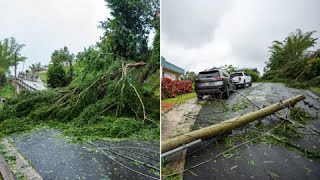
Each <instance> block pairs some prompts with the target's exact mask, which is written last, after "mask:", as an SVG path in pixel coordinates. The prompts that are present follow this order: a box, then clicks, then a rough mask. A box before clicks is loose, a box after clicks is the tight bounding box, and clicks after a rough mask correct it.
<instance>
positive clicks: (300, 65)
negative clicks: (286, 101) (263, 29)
mask: <svg viewBox="0 0 320 180" xmlns="http://www.w3.org/2000/svg"><path fill="white" fill-rule="evenodd" d="M314 33H315V31H311V32H306V33H303V32H302V31H301V30H299V29H298V30H296V31H295V32H293V33H291V34H290V35H289V36H288V37H286V38H285V39H284V40H283V41H274V42H273V43H272V46H271V47H270V58H269V60H268V61H267V62H266V67H265V69H264V71H265V73H264V76H263V79H264V80H271V81H280V82H286V83H288V84H289V85H291V86H294V87H298V88H307V87H309V86H319V85H320V53H319V52H320V50H316V51H310V48H311V47H313V46H315V45H316V40H317V38H314V37H313V35H314Z"/></svg>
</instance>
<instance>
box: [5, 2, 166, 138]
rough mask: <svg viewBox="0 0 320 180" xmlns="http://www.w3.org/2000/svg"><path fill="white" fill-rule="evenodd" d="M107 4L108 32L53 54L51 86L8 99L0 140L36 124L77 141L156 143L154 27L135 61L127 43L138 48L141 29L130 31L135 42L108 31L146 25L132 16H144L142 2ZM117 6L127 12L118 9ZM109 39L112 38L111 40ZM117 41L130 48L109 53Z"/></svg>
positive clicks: (156, 102) (155, 54)
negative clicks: (86, 44)
mask: <svg viewBox="0 0 320 180" xmlns="http://www.w3.org/2000/svg"><path fill="white" fill-rule="evenodd" d="M107 3H108V6H109V7H110V8H111V10H112V13H111V14H112V15H113V19H112V20H111V19H109V20H107V21H106V22H104V23H103V27H104V28H109V29H106V33H105V34H106V35H105V37H104V38H103V40H102V41H101V42H99V43H97V44H96V45H93V46H91V47H89V48H85V49H84V51H83V52H80V53H79V54H77V56H76V57H74V56H73V55H72V54H70V53H69V51H68V49H67V48H63V49H60V50H57V51H55V52H54V53H53V54H52V57H51V61H52V65H50V66H49V70H48V74H47V77H48V84H49V85H50V86H51V87H56V88H54V89H49V90H46V91H38V92H22V93H20V94H19V95H18V96H16V97H14V98H12V99H11V100H9V101H8V102H7V103H6V104H5V106H4V107H3V109H2V110H1V112H0V136H6V135H10V134H12V133H17V132H23V131H28V130H32V129H34V127H36V126H49V127H54V128H59V129H61V130H62V131H63V132H64V133H65V134H66V135H69V136H71V137H74V139H75V140H77V141H82V140H87V139H94V140H96V139H104V138H139V139H146V140H156V141H158V140H159V132H160V129H159V117H160V110H159V103H160V102H159V98H160V97H159V84H160V82H159V81H160V80H159V63H155V62H156V61H157V62H159V60H160V59H158V60H156V58H157V57H159V56H160V55H159V52H157V51H158V50H159V49H160V47H159V45H160V44H159V41H160V36H159V28H158V29H156V36H155V39H154V43H153V48H152V49H147V51H146V53H145V54H143V61H144V62H138V63H136V60H140V59H141V55H142V54H141V53H137V52H136V50H137V49H134V48H132V47H131V44H130V43H133V44H134V47H136V46H137V45H139V43H140V42H141V41H142V40H141V39H140V40H138V39H139V38H142V37H145V36H146V30H144V31H143V33H144V34H143V35H141V37H140V35H139V33H141V32H139V33H137V32H136V33H137V34H138V35H137V36H139V38H138V37H137V38H138V39H136V38H133V39H130V38H132V37H131V35H130V34H126V33H125V34H121V36H120V35H117V33H118V29H115V30H113V29H112V28H114V26H115V27H117V28H120V27H122V26H124V28H125V29H124V32H127V31H128V32H135V31H136V30H139V29H136V26H138V25H139V24H140V23H142V24H144V23H146V22H145V19H143V18H138V19H137V18H136V17H135V18H133V17H132V16H140V15H141V14H140V13H145V12H142V11H140V10H139V9H140V5H141V3H142V1H123V2H121V3H120V2H119V3H118V2H116V1H112V0H108V1H107ZM122 3H123V4H122ZM143 3H145V1H143ZM149 3H151V2H148V4H147V5H148V6H145V7H144V8H156V7H158V5H157V6H155V7H154V6H153V3H154V1H152V3H151V4H149ZM123 5H124V6H125V7H127V8H120V9H118V8H119V7H122V6H123ZM136 10H139V11H138V12H136ZM144 10H145V11H151V10H150V9H144ZM152 11H153V9H152ZM135 13H138V14H135ZM153 19H154V22H153V24H157V23H159V18H156V17H153ZM120 20H121V21H120ZM134 21H139V22H134ZM129 22H131V23H132V24H130V26H129V25H127V24H126V23H129ZM150 22H151V21H150ZM118 23H120V24H118ZM148 23H149V20H148ZM115 24H117V25H115ZM133 25H134V26H133ZM118 26H119V27H118ZM155 27H159V24H157V26H155ZM130 28H133V29H130ZM150 28H151V26H150ZM115 35H116V36H115ZM114 37H117V41H116V42H115V39H113V38H114ZM120 38H122V39H120ZM128 38H129V39H128ZM136 40H137V41H136ZM118 41H119V42H126V43H129V44H130V46H129V45H128V46H127V45H126V46H125V48H120V49H119V48H116V51H114V50H115V49H113V48H114V47H118V46H119V44H117V42H118ZM140 45H142V44H140ZM129 47H130V48H129ZM118 50H119V51H118ZM132 51H134V52H132ZM139 52H140V51H139ZM63 62H67V63H68V64H69V67H70V65H71V64H72V65H71V66H72V72H71V69H69V71H68V69H67V70H65V69H64V68H63V67H62V66H63V65H62V64H63ZM70 77H72V78H70ZM66 82H68V83H69V82H70V84H65V83H66ZM61 86H65V87H61ZM57 87H60V88H57Z"/></svg>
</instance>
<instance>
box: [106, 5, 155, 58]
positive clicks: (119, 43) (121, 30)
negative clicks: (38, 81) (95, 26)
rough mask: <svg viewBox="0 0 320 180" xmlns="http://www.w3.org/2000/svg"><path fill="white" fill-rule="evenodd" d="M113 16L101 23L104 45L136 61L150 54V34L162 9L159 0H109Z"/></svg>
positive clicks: (109, 50) (112, 51) (107, 50)
mask: <svg viewBox="0 0 320 180" xmlns="http://www.w3.org/2000/svg"><path fill="white" fill-rule="evenodd" d="M106 2H107V6H108V7H109V8H110V9H111V15H112V18H108V19H107V20H106V21H103V22H101V26H100V27H101V28H102V29H104V30H105V32H104V36H103V37H102V42H101V46H102V48H103V49H104V50H105V51H106V52H108V53H111V54H114V55H115V56H120V57H123V58H124V59H130V60H134V61H140V60H144V58H145V56H146V55H147V54H148V35H149V33H150V31H151V30H152V28H154V27H153V22H154V19H155V18H156V14H157V11H158V9H159V0H123V1H118V0H106Z"/></svg>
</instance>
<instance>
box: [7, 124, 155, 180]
mask: <svg viewBox="0 0 320 180" xmlns="http://www.w3.org/2000/svg"><path fill="white" fill-rule="evenodd" d="M13 139H14V146H15V147H16V148H17V150H18V151H19V152H20V153H21V154H22V155H23V156H24V157H25V158H26V159H27V160H28V161H29V162H30V163H31V165H32V166H33V167H34V168H35V169H36V171H37V172H38V173H39V174H40V175H41V176H42V177H43V178H44V179H152V178H158V177H159V170H158V169H159V145H158V144H157V143H151V142H139V141H135V140H130V141H120V142H107V141H103V142H94V144H89V143H87V144H73V143H69V140H70V139H68V138H66V137H64V136H61V134H60V133H59V131H57V130H53V129H44V130H40V131H35V132H32V133H28V134H21V135H18V136H15V137H14V138H13ZM125 166H126V167H125ZM129 169H131V170H129ZM140 173H141V174H140ZM142 173H143V174H144V175H143V174H142Z"/></svg>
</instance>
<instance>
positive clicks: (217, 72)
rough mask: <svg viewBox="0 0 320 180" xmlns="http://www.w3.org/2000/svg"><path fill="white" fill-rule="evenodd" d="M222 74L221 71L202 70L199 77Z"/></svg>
mask: <svg viewBox="0 0 320 180" xmlns="http://www.w3.org/2000/svg"><path fill="white" fill-rule="evenodd" d="M217 76H220V74H219V71H208V72H200V73H199V75H198V78H200V79H201V78H211V77H217Z"/></svg>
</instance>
